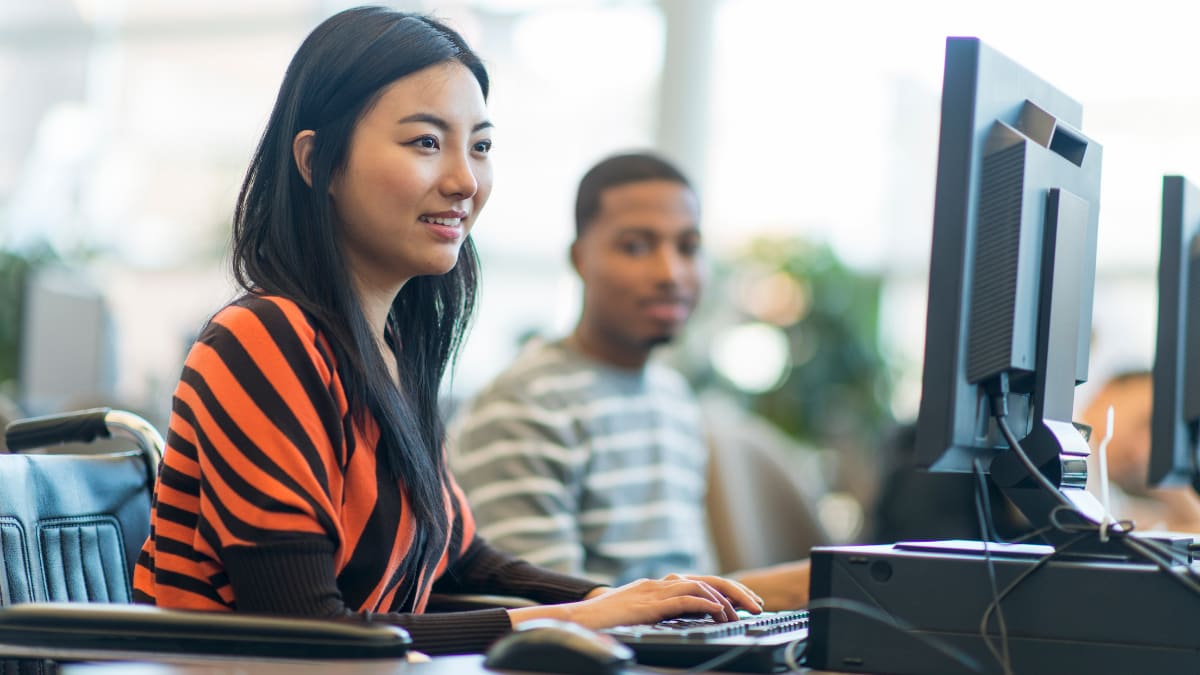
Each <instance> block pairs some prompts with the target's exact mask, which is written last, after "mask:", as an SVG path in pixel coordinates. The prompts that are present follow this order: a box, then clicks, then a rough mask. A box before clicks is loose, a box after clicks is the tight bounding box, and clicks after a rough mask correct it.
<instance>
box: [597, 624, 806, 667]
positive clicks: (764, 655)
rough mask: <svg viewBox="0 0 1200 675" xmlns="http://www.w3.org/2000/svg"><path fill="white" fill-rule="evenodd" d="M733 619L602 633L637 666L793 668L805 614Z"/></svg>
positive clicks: (801, 643)
mask: <svg viewBox="0 0 1200 675" xmlns="http://www.w3.org/2000/svg"><path fill="white" fill-rule="evenodd" d="M738 616H739V617H740V618H739V619H738V620H737V621H729V622H725V623H718V622H716V621H713V620H712V619H711V618H710V617H708V616H704V617H699V618H688V617H682V618H677V619H669V620H666V621H660V622H659V623H655V624H646V625H635V626H617V627H616V628H610V629H607V630H605V631H604V632H606V633H608V634H609V635H612V636H613V637H614V638H616V639H617V640H619V641H620V642H623V643H624V644H626V645H628V646H629V647H630V648H631V649H633V651H634V654H636V656H637V661H638V663H640V664H643V665H650V666H671V667H675V668H693V667H695V666H697V665H700V664H702V663H705V662H707V661H710V660H712V659H716V658H718V657H722V656H727V657H728V661H721V662H720V663H719V664H718V665H716V667H715V670H722V671H738V672H751V673H770V672H775V671H778V670H785V669H787V668H788V667H789V666H794V665H795V662H796V661H797V660H798V655H799V654H802V653H803V649H804V643H805V640H807V638H808V611H807V610H796V611H790V612H763V613H761V614H750V613H749V612H744V611H739V612H738ZM789 656H790V659H789Z"/></svg>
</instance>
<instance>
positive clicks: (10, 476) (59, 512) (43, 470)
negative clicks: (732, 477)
mask: <svg viewBox="0 0 1200 675" xmlns="http://www.w3.org/2000/svg"><path fill="white" fill-rule="evenodd" d="M110 416H112V417H115V419H116V421H115V422H114V421H113V420H110V419H107V418H108V417H110ZM122 416H129V417H130V418H133V419H134V420H137V421H140V425H145V427H147V428H149V431H146V430H145V429H139V430H138V431H137V432H135V433H133V434H131V436H136V438H135V441H136V442H137V443H138V444H139V445H143V446H144V447H142V448H139V449H136V450H129V451H121V452H106V453H97V454H51V453H48V452H45V451H44V450H37V451H34V452H29V451H28V450H30V449H31V448H33V447H43V446H49V445H53V444H58V443H64V442H68V441H84V442H90V441H91V440H93V439H95V438H97V437H109V436H111V435H112V433H113V431H114V430H120V429H121V428H122V425H121V424H119V422H120V420H121V419H122ZM140 425H136V426H140ZM6 440H7V444H8V446H9V449H10V451H12V452H13V454H0V554H2V555H0V566H2V573H0V606H4V605H11V604H16V603H24V602H107V603H128V602H131V601H132V599H133V593H132V588H131V585H130V579H131V578H132V573H133V566H134V564H136V562H137V556H138V554H139V552H140V550H141V547H142V544H143V543H145V541H146V537H147V536H148V535H149V533H150V502H151V494H152V490H153V478H154V471H155V470H157V459H158V453H159V452H160V450H161V438H160V437H158V433H157V432H156V431H154V430H153V428H152V427H149V425H148V424H145V422H144V420H141V418H137V417H136V416H133V415H131V414H130V413H122V412H121V411H115V412H114V411H110V410H108V409H97V410H88V411H83V412H79V413H70V414H67V415H58V416H50V417H44V418H34V419H31V420H19V421H16V422H13V423H12V424H10V425H9V426H8V429H7V430H6ZM156 444H157V446H156ZM18 451H20V452H18Z"/></svg>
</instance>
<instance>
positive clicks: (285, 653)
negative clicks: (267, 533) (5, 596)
mask: <svg viewBox="0 0 1200 675" xmlns="http://www.w3.org/2000/svg"><path fill="white" fill-rule="evenodd" d="M411 643H412V639H411V638H410V637H409V634H408V631H406V630H404V629H403V628H400V627H398V626H392V625H390V624H383V623H370V622H366V621H349V620H346V621H343V620H321V619H307V618H294V617H279V616H265V615H253V614H240V613H234V612H197V611H181V610H168V609H160V608H157V607H151V606H148V605H124V604H104V603H73V602H30V603H23V604H18V605H12V606H9V607H5V608H3V609H0V658H4V657H9V658H13V657H16V658H33V657H36V658H51V659H71V660H77V659H81V658H83V659H98V660H113V659H118V660H127V659H129V658H130V657H131V656H133V657H134V658H137V656H138V655H142V657H144V656H145V655H146V653H153V654H154V655H155V656H162V655H169V656H172V657H181V656H191V657H193V658H195V657H203V656H239V657H257V658H277V659H381V658H398V657H400V656H403V655H404V654H405V653H407V651H408V646H409V645H410V644H411Z"/></svg>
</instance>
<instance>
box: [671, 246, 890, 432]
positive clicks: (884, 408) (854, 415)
mask: <svg viewBox="0 0 1200 675" xmlns="http://www.w3.org/2000/svg"><path fill="white" fill-rule="evenodd" d="M713 263H714V266H713V279H712V280H711V282H710V284H709V286H708V292H707V298H706V301H705V303H704V305H703V306H702V307H701V310H700V312H699V313H698V315H697V317H696V319H697V323H700V324H701V325H700V326H696V327H694V328H695V329H689V338H688V339H689V341H691V340H693V337H695V338H698V339H702V340H705V342H706V345H705V347H704V350H705V353H703V354H701V353H698V352H697V350H696V348H695V346H694V345H693V346H691V347H687V348H685V349H690V350H691V355H690V358H689V359H688V360H689V361H690V362H691V364H692V365H693V366H695V365H696V364H697V363H700V362H703V363H707V364H711V363H712V362H713V359H712V358H709V357H710V355H711V354H712V346H711V344H710V343H712V341H713V340H714V339H716V340H719V339H720V336H721V334H722V332H723V331H727V330H729V329H731V328H733V327H735V326H738V325H745V324H747V323H754V324H756V325H759V326H760V327H761V326H770V327H773V329H774V330H775V331H778V333H780V334H782V336H783V338H784V339H783V340H781V341H779V342H780V343H782V344H784V345H786V347H785V349H786V353H785V354H784V355H783V357H784V358H782V359H781V361H780V367H781V370H780V372H779V374H778V377H777V378H775V379H774V383H773V384H769V385H768V386H767V387H766V388H765V389H764V390H758V391H754V390H747V389H746V388H745V387H741V388H739V387H738V386H737V384H735V383H734V382H733V381H732V380H731V379H730V378H728V377H723V376H721V374H720V373H719V372H717V371H716V370H713V369H711V368H706V369H704V370H703V371H697V370H696V369H695V368H694V367H693V368H688V367H687V364H682V365H684V370H685V372H689V373H692V374H693V376H694V377H693V382H694V384H696V385H697V387H701V388H703V387H706V386H718V387H721V388H722V389H725V390H727V391H730V392H732V393H734V395H736V396H738V397H740V398H741V399H742V400H743V402H744V404H745V405H746V406H747V407H748V408H749V409H751V410H753V411H755V412H756V413H758V414H760V415H762V416H763V417H765V418H766V419H768V420H770V421H771V422H772V423H774V424H775V425H776V426H778V427H779V428H780V429H783V430H784V431H786V432H787V433H788V434H789V435H791V436H792V437H794V438H795V439H797V440H799V441H801V442H804V443H806V444H808V445H810V446H813V447H826V448H846V447H853V448H856V449H859V450H863V451H866V452H867V453H868V454H869V453H870V452H871V450H872V449H873V448H875V447H877V446H878V443H879V439H880V437H881V436H882V435H883V434H884V433H885V430H886V429H888V428H890V426H891V425H892V423H893V419H892V414H891V405H890V401H891V394H892V384H893V376H892V372H891V368H890V367H889V364H888V363H887V360H886V358H885V356H884V353H883V351H882V350H881V348H880V336H879V302H880V295H881V290H882V280H881V278H880V277H879V276H878V275H875V274H870V273H864V272H861V271H858V270H855V269H852V268H850V267H848V266H847V265H845V264H844V263H843V262H842V261H841V260H840V259H839V258H838V257H837V255H836V254H835V253H834V251H833V250H832V249H831V248H830V247H829V246H828V245H826V244H824V243H815V242H810V241H807V240H805V239H803V238H799V237H791V236H789V237H782V236H762V237H758V238H755V239H753V240H751V241H750V242H749V243H748V245H747V246H746V247H745V248H744V249H742V250H741V251H738V252H736V253H734V254H733V255H730V256H726V257H722V258H720V259H717V260H714V261H713ZM739 358H741V359H743V360H742V362H743V363H746V364H750V363H752V362H753V361H752V360H753V359H766V358H768V355H767V354H765V353H748V354H743V355H742V356H741V357H739ZM747 359H749V360H747Z"/></svg>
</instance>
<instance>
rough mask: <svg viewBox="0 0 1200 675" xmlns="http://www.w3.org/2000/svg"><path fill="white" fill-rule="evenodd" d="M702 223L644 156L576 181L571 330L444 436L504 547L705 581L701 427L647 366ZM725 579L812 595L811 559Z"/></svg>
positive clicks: (617, 570) (678, 300) (486, 526)
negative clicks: (576, 309)
mask: <svg viewBox="0 0 1200 675" xmlns="http://www.w3.org/2000/svg"><path fill="white" fill-rule="evenodd" d="M699 222H700V207H699V201H698V199H697V197H696V194H695V192H694V191H693V190H692V188H691V185H690V184H689V182H688V180H687V178H686V177H684V175H683V174H682V173H681V172H680V171H679V170H678V169H676V168H675V167H674V166H672V165H671V164H670V163H668V162H666V161H664V160H663V159H661V158H659V157H656V156H654V155H651V154H643V153H637V154H624V155H617V156H614V157H610V158H608V159H605V160H604V161H602V162H600V163H599V164H597V165H596V166H594V167H593V168H592V169H591V170H590V171H588V172H587V174H586V175H585V176H584V177H583V179H582V181H581V182H580V185H579V191H578V195H577V199H576V206H575V226H576V238H575V241H574V243H573V244H572V245H571V249H570V256H571V264H572V266H573V267H574V269H575V271H576V273H577V274H578V275H579V277H580V279H581V280H582V281H583V309H582V313H581V316H580V318H579V322H578V324H577V325H576V326H575V329H574V331H573V332H572V333H571V334H570V335H568V336H567V337H565V338H562V339H560V340H557V341H552V342H540V341H535V343H534V344H532V345H529V346H527V348H526V349H524V350H523V351H522V353H521V354H520V355H519V356H518V358H517V360H516V361H515V362H514V363H513V364H512V365H511V366H509V368H508V369H507V370H505V371H504V372H503V373H501V374H500V375H499V376H498V377H497V378H496V379H495V380H494V381H493V382H492V383H491V384H490V385H489V386H487V387H485V388H484V390H483V391H482V392H481V393H480V395H479V396H478V397H477V398H476V399H475V400H474V401H472V402H470V403H469V404H468V405H467V406H465V407H464V409H463V410H462V411H461V413H460V414H459V416H458V417H457V418H456V420H455V422H454V423H453V424H452V425H451V433H450V437H449V439H448V448H449V456H450V458H451V459H450V461H451V467H452V469H453V470H454V473H455V476H456V478H457V480H458V482H459V484H460V485H461V486H462V487H463V489H464V490H465V491H466V492H467V495H468V497H469V499H470V501H471V503H472V507H473V509H474V511H475V517H476V521H477V523H478V524H479V526H480V531H481V533H482V534H483V535H484V536H485V537H487V538H488V539H489V540H491V541H492V542H493V543H494V544H496V545H497V546H499V547H500V548H502V549H506V550H509V551H511V552H513V553H515V554H517V555H520V556H522V557H524V558H526V559H527V560H529V561H530V562H533V563H535V564H538V565H543V566H546V567H550V568H553V569H557V570H559V571H562V572H569V573H574V574H583V575H587V576H589V577H592V578H595V579H597V580H599V581H602V582H605V583H614V584H619V583H624V582H626V581H629V580H631V579H635V578H639V577H658V576H662V575H663V574H666V573H668V572H669V571H676V570H689V571H695V572H714V571H716V570H714V567H715V565H714V563H713V560H712V558H713V556H712V552H711V545H710V542H709V539H708V528H707V522H706V517H705V508H704V503H705V494H706V490H707V474H706V470H707V467H708V461H709V451H708V447H707V444H706V442H705V434H704V421H703V420H702V419H701V414H700V411H699V408H698V406H697V403H696V399H695V396H694V394H693V392H692V391H691V390H690V388H689V386H688V384H687V382H686V381H685V380H684V378H683V377H682V375H680V374H679V373H678V372H676V371H674V370H672V369H670V368H668V367H666V366H665V365H662V364H660V363H656V362H654V361H652V360H651V355H652V353H653V352H654V350H655V349H656V348H657V347H659V346H660V345H664V344H666V343H668V342H670V341H671V340H672V339H674V338H675V336H676V335H677V334H678V333H679V332H680V330H681V329H682V328H683V326H684V324H685V323H686V322H687V319H688V317H689V316H690V315H691V313H692V310H693V309H694V308H695V306H696V303H697V301H698V300H699V297H700V292H701V289H702V287H703V285H704V271H703V266H702V264H701V259H700V254H701V235H700V224H699ZM732 576H734V577H735V578H738V579H739V580H740V581H742V582H743V583H745V584H746V585H747V586H749V587H750V588H751V589H752V590H754V591H755V592H757V593H758V594H759V595H760V596H762V597H763V598H764V600H765V601H766V604H767V607H768V609H776V610H778V609H790V608H795V607H799V606H802V605H804V604H805V603H806V602H807V599H808V562H807V561H800V562H793V563H783V564H781V565H777V566H773V567H770V568H765V569H758V570H750V571H744V572H740V573H734V574H733V575H732Z"/></svg>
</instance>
